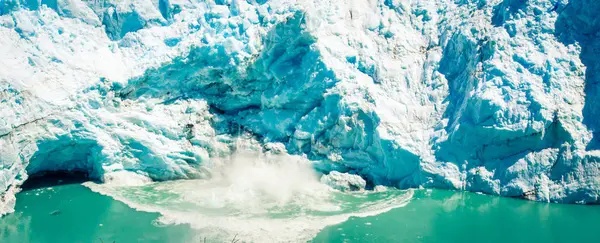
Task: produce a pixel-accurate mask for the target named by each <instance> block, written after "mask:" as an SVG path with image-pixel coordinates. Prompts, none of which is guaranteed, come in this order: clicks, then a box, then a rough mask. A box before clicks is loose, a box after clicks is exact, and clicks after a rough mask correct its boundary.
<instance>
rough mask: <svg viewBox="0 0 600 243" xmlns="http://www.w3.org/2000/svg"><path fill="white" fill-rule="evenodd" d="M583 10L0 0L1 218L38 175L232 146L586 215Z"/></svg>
mask: <svg viewBox="0 0 600 243" xmlns="http://www.w3.org/2000/svg"><path fill="white" fill-rule="evenodd" d="M598 12H600V3H596V2H595V1H592V0H569V1H567V0H549V1H548V0H479V1H477V0H455V1H449V0H435V1H425V0H423V1H419V0H417V1H408V0H406V1H404V0H344V1H334V0H326V1H310V0H297V1H284V0H274V1H266V0H245V1H244V0H209V1H199V0H152V1H146V0H127V1H119V0H104V1H85V0H0V44H1V45H0V57H1V58H0V66H1V67H2V68H1V69H0V165H1V166H2V167H1V169H0V191H2V192H3V193H2V196H1V199H0V205H1V206H2V208H1V209H0V212H2V213H6V212H10V211H11V210H12V207H13V206H14V200H15V198H14V194H15V193H16V192H17V191H18V190H19V189H18V188H19V186H20V185H21V184H22V183H23V182H24V181H25V180H26V179H27V177H28V175H32V174H37V173H42V172H48V171H74V170H75V171H83V172H86V173H88V174H89V175H90V176H91V177H93V178H96V179H99V180H111V178H115V176H113V175H116V174H117V173H120V174H122V173H123V172H128V173H135V174H137V176H142V177H146V178H150V179H152V180H172V179H182V178H200V177H203V176H206V174H207V172H206V168H210V166H211V160H212V159H214V158H222V157H227V156H229V155H231V154H232V153H233V152H234V151H235V150H236V146H237V145H236V143H235V138H236V137H237V136H239V134H243V133H244V134H245V133H249V134H252V136H253V137H255V138H256V139H257V140H259V141H260V142H261V143H262V144H263V145H262V147H263V149H264V150H277V151H286V152H288V153H291V154H300V155H305V156H306V157H307V158H309V159H311V160H313V161H316V162H315V164H314V167H315V168H316V169H317V170H319V171H321V172H323V173H325V174H329V172H331V171H337V172H340V173H349V174H352V175H359V176H360V177H362V178H364V181H361V179H360V178H354V177H348V178H353V179H352V180H353V181H356V183H358V184H360V186H359V187H364V186H367V187H372V186H375V185H391V186H398V187H401V188H407V187H418V186H425V187H439V188H452V189H463V190H470V191H481V192H485V193H490V194H497V195H503V196H512V197H523V198H527V199H531V200H539V201H553V202H564V203H575V202H577V203H599V202H600V198H599V195H600V150H599V149H600V142H598V139H599V138H598V136H600V134H599V132H600V130H599V129H600V122H599V121H598V120H597V119H595V118H596V117H600V116H597V114H596V113H597V111H596V109H595V104H596V103H597V102H598V95H600V88H598V86H597V85H596V83H597V82H599V81H600V77H599V76H598V73H600V62H599V61H598V54H600V53H599V52H600V34H599V33H600V31H599V30H600V17H598V16H597V13H598ZM337 172H335V173H333V174H332V175H330V176H329V177H331V178H336V176H337V175H338V174H337ZM120 174H119V175H120ZM329 177H325V180H330V179H329ZM363 182H364V184H365V185H363ZM356 183H355V184H356ZM348 185H349V184H348Z"/></svg>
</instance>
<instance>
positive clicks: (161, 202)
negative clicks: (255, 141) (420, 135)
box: [85, 148, 413, 242]
mask: <svg viewBox="0 0 600 243" xmlns="http://www.w3.org/2000/svg"><path fill="white" fill-rule="evenodd" d="M215 163H216V164H214V165H213V167H212V168H213V169H210V170H208V171H206V175H207V178H205V179H196V180H178V181H170V182H158V183H150V182H148V181H144V180H138V181H137V183H132V181H133V180H132V178H131V177H127V176H126V175H118V176H115V177H113V178H112V179H113V180H111V181H110V182H107V183H104V184H96V183H91V182H90V183H86V184H85V185H86V186H88V187H89V188H91V189H92V190H93V191H96V192H99V193H102V194H105V195H109V196H112V197H113V198H115V199H117V200H120V201H123V202H125V203H127V204H128V205H129V206H131V207H133V208H135V209H138V210H143V211H149V212H158V213H160V214H161V215H162V216H161V217H160V218H159V219H158V220H157V223H159V224H184V223H185V224H190V225H191V226H192V228H194V229H196V231H197V233H196V234H197V235H198V236H197V238H198V240H199V241H201V240H204V239H206V240H208V241H215V240H217V241H229V240H231V239H232V237H237V239H240V240H242V241H244V242H299V241H307V240H310V239H312V238H313V237H314V236H315V235H316V234H317V233H318V232H319V231H320V230H321V229H322V228H324V227H325V226H328V225H333V224H337V223H341V222H343V221H345V220H347V219H348V218H349V217H353V216H354V217H365V216H371V215H376V214H380V213H383V212H386V211H388V210H390V209H393V208H396V207H401V206H404V205H405V204H406V203H408V202H409V200H410V199H411V197H412V195H413V192H412V191H411V190H408V191H401V190H397V189H391V188H390V189H388V188H385V187H382V186H378V187H376V188H375V190H365V188H364V186H365V185H366V183H365V181H364V180H362V179H359V178H360V177H358V178H354V177H353V176H352V175H350V174H342V173H337V176H336V177H335V178H330V177H331V176H329V175H320V176H319V175H318V174H317V173H316V172H315V170H314V169H313V168H312V166H313V162H310V161H308V160H306V159H305V158H302V157H299V156H290V155H285V154H279V153H273V152H272V151H270V152H266V153H265V152H260V151H256V150H250V149H248V148H246V149H239V150H238V152H236V153H234V154H233V155H231V157H230V158H226V159H221V160H219V161H215ZM134 177H135V176H134ZM122 180H125V182H123V181H122ZM321 181H327V182H330V183H335V184H332V185H331V186H329V185H327V184H323V183H321ZM361 186H362V187H361ZM350 187H352V191H350V190H349V189H350ZM334 188H337V189H334Z"/></svg>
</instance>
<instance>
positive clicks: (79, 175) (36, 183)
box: [21, 171, 93, 191]
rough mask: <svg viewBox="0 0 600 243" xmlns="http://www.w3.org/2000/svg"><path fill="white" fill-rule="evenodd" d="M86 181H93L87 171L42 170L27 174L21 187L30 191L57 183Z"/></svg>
mask: <svg viewBox="0 0 600 243" xmlns="http://www.w3.org/2000/svg"><path fill="white" fill-rule="evenodd" d="M87 181H93V179H92V178H91V177H90V176H89V174H88V172H87V171H42V172H38V173H35V174H33V175H29V178H28V179H27V180H26V181H25V183H24V184H23V185H22V186H21V189H23V191H30V190H35V189H39V188H48V187H53V186H59V185H68V184H81V183H83V182H87Z"/></svg>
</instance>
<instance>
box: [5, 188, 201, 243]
mask: <svg viewBox="0 0 600 243" xmlns="http://www.w3.org/2000/svg"><path fill="white" fill-rule="evenodd" d="M157 217H158V214H155V213H145V212H138V211H135V210H133V209H131V208H129V207H128V206H127V205H125V204H124V203H121V202H119V201H115V200H113V199H112V198H110V197H107V196H103V195H100V194H97V193H94V192H92V191H91V190H90V189H88V188H86V187H84V186H82V185H80V184H63V185H56V186H52V187H41V188H34V189H31V190H26V191H23V192H21V193H19V194H17V205H16V208H15V213H14V214H10V215H7V216H4V217H3V218H1V219H0V242H6V243H12V242H15V243H34V242H35V243H38V242H39V243H46V242H48V243H70V242H82V243H90V242H94V243H95V242H98V243H111V242H193V241H192V240H193V239H194V237H193V233H192V231H191V230H190V227H189V226H183V225H179V226H169V227H157V226H155V225H154V224H153V221H154V220H155V219H156V218H157Z"/></svg>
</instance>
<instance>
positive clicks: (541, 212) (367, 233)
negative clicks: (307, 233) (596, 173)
mask: <svg viewBox="0 0 600 243" xmlns="http://www.w3.org/2000/svg"><path fill="white" fill-rule="evenodd" d="M314 241H315V242H489V243H493V242H498V243H506V242H510V243H514V242H569V243H574V242H600V206H586V205H565V204H545V203H538V202H532V201H525V200H519V199H514V198H503V197H493V196H487V195H479V194H475V193H469V192H452V191H443V190H429V191H427V190H419V191H417V192H416V193H415V197H414V198H413V200H412V201H411V202H410V203H409V204H408V205H406V206H405V207H402V208H397V209H393V210H391V211H389V212H387V213H384V214H380V215H377V216H374V217H366V218H350V219H349V220H348V221H346V222H344V223H342V224H339V225H335V226H330V227H327V228H325V229H323V230H322V231H321V232H320V233H319V234H318V235H317V236H316V237H315V239H314Z"/></svg>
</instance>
